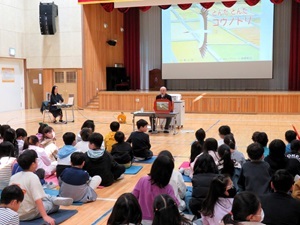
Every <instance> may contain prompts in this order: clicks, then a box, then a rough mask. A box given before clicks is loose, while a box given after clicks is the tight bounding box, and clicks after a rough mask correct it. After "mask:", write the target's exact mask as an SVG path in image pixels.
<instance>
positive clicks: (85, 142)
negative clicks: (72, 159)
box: [75, 127, 93, 153]
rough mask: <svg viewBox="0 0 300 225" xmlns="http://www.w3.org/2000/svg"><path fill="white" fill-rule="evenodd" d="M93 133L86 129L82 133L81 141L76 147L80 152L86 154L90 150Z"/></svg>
mask: <svg viewBox="0 0 300 225" xmlns="http://www.w3.org/2000/svg"><path fill="white" fill-rule="evenodd" d="M92 133H93V132H92V130H91V129H90V128H86V127H85V128H83V129H82V130H81V131H80V137H81V141H78V142H77V143H76V145H75V148H76V149H77V150H78V151H80V152H83V153H86V152H87V151H88V150H89V136H90V135H91V134H92Z"/></svg>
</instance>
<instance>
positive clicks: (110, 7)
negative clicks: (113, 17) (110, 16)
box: [101, 3, 114, 12]
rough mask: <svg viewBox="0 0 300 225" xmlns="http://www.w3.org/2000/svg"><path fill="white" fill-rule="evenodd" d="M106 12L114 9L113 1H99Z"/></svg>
mask: <svg viewBox="0 0 300 225" xmlns="http://www.w3.org/2000/svg"><path fill="white" fill-rule="evenodd" d="M101 5H102V7H103V8H104V10H105V11H106V12H112V11H113V10H114V3H101Z"/></svg>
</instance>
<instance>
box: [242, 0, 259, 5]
mask: <svg viewBox="0 0 300 225" xmlns="http://www.w3.org/2000/svg"><path fill="white" fill-rule="evenodd" d="M259 1H260V0H245V2H246V3H247V4H248V5H250V6H255V5H256V4H257V3H259Z"/></svg>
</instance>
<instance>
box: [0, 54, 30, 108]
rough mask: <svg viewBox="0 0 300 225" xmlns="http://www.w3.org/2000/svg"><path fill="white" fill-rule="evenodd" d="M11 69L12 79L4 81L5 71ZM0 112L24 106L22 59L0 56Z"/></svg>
mask: <svg viewBox="0 0 300 225" xmlns="http://www.w3.org/2000/svg"><path fill="white" fill-rule="evenodd" d="M7 69H9V70H11V71H12V72H11V75H10V77H11V78H12V81H10V82H5V81H7V79H5V73H6V72H5V71H6V70H7ZM0 96H1V98H0V99H1V100H0V103H1V104H0V105H1V106H0V112H5V111H13V110H19V109H24V108H25V103H24V66H23V60H22V59H1V58H0Z"/></svg>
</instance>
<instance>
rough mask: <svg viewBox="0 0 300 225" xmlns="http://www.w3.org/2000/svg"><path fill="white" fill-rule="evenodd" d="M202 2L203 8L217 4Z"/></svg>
mask: <svg viewBox="0 0 300 225" xmlns="http://www.w3.org/2000/svg"><path fill="white" fill-rule="evenodd" d="M200 4H201V5H202V7H203V8H205V9H209V8H211V7H212V6H213V5H214V4H215V2H203V3H200Z"/></svg>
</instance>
